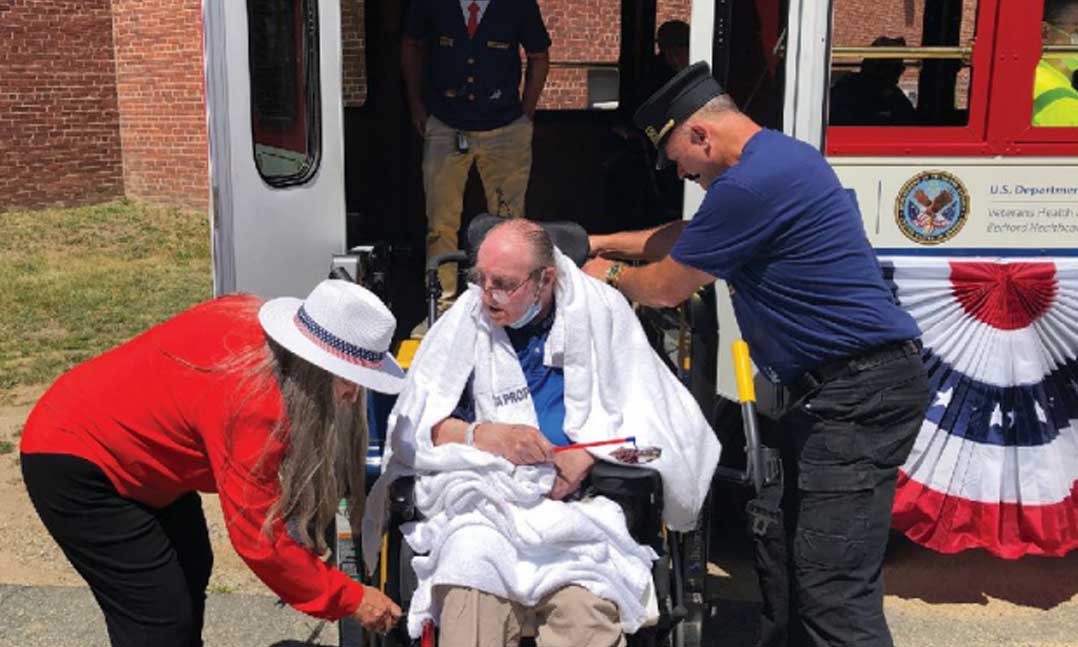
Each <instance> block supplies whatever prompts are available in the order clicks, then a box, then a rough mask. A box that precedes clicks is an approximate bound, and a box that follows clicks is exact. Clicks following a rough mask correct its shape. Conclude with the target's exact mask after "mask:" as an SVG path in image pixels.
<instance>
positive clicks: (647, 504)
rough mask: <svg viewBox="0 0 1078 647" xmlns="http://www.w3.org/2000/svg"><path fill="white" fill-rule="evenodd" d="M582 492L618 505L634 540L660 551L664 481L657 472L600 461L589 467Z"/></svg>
mask: <svg viewBox="0 0 1078 647" xmlns="http://www.w3.org/2000/svg"><path fill="white" fill-rule="evenodd" d="M584 489H585V492H586V493H587V494H590V495H601V496H605V497H606V498H608V499H611V500H612V501H614V502H616V503H617V504H619V505H620V506H621V509H622V511H623V512H624V513H625V524H626V525H627V526H628V528H629V534H631V535H632V536H633V539H635V540H636V541H638V542H640V543H641V544H648V545H650V546H651V547H652V548H655V550H656V552H659V553H661V552H662V544H663V537H662V527H663V524H662V511H663V480H662V476H660V475H659V473H658V472H656V471H655V470H652V469H647V468H644V467H630V466H627V465H617V464H614V463H607V462H605V461H599V462H597V463H595V465H594V466H593V467H592V468H591V473H590V474H588V481H587V482H586V484H585V488H584Z"/></svg>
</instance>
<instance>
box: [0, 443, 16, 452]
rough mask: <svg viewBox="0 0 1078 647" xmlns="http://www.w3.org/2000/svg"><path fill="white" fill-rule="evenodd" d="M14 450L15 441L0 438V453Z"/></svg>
mask: <svg viewBox="0 0 1078 647" xmlns="http://www.w3.org/2000/svg"><path fill="white" fill-rule="evenodd" d="M13 451H15V443H13V442H11V441H10V440H0V455H3V454H10V453H11V452H13Z"/></svg>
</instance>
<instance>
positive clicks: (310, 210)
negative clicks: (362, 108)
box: [203, 0, 345, 297]
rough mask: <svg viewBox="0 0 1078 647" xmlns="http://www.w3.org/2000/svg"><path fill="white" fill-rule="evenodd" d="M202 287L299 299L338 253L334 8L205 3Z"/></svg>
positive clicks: (302, 3)
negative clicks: (209, 272)
mask: <svg viewBox="0 0 1078 647" xmlns="http://www.w3.org/2000/svg"><path fill="white" fill-rule="evenodd" d="M203 24H204V25H205V56H206V102H207V112H208V115H209V143H210V169H211V187H212V188H211V191H212V195H211V204H212V207H211V213H212V216H211V217H212V223H213V283H214V293H215V294H217V295H220V294H226V293H229V292H236V291H246V292H253V293H255V294H259V295H261V296H265V297H271V296H280V295H292V296H303V295H305V294H307V292H309V291H310V289H311V288H312V287H313V286H314V285H315V284H316V283H317V282H318V281H319V280H320V279H322V278H324V277H325V276H326V273H327V270H328V267H329V262H330V258H331V256H332V254H334V253H337V252H341V251H343V249H344V237H345V227H344V219H345V206H344V152H343V141H342V138H341V136H340V133H341V130H342V117H341V98H340V97H341V48H340V3H339V2H336V1H332V0H330V1H324V0H257V1H256V0H249V1H248V2H234V1H231V0H230V1H227V2H226V1H225V0H207V1H206V2H205V3H204V4H203Z"/></svg>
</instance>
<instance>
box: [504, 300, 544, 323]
mask: <svg viewBox="0 0 1078 647" xmlns="http://www.w3.org/2000/svg"><path fill="white" fill-rule="evenodd" d="M539 310H541V308H540V307H539V295H538V294H537V295H535V301H532V304H531V305H530V306H528V309H527V310H525V311H524V314H522V315H520V319H517V320H516V321H514V322H513V323H511V324H509V327H510V328H512V329H513V330H519V329H521V328H523V327H524V326H527V325H528V324H530V323H531V322H532V320H533V319H535V318H536V317H537V316H538V315H539Z"/></svg>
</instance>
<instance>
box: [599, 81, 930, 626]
mask: <svg viewBox="0 0 1078 647" xmlns="http://www.w3.org/2000/svg"><path fill="white" fill-rule="evenodd" d="M634 119H635V121H636V122H637V124H638V125H639V126H640V127H641V128H642V129H643V130H644V131H645V133H646V134H647V135H648V137H649V138H650V139H651V141H652V143H653V144H655V146H656V148H657V151H658V159H659V165H660V166H665V165H667V164H676V166H677V170H678V175H679V176H680V177H682V178H684V179H688V180H692V181H695V182H697V183H698V184H699V185H700V186H701V187H703V188H704V189H705V190H706V191H707V195H706V196H705V198H704V201H703V204H701V206H700V209H699V210H698V211H697V213H696V215H694V216H693V218H692V220H691V221H688V222H684V221H683V222H676V223H669V224H667V225H664V226H661V227H657V228H655V229H652V230H648V231H643V232H624V233H620V234H611V235H607V236H593V237H592V238H591V247H592V252H593V253H595V254H599V255H601V256H603V257H615V258H624V259H638V260H646V261H651V262H650V263H649V264H646V265H643V266H640V267H628V266H626V265H624V264H623V263H622V262H620V261H618V262H614V261H611V260H607V258H596V259H593V260H592V261H589V263H588V264H587V265H586V266H585V268H584V270H585V271H586V272H588V273H589V274H591V275H592V276H595V277H597V278H602V279H605V280H606V281H607V282H608V283H610V284H611V285H613V286H615V287H616V288H618V289H619V290H621V292H622V293H623V294H625V296H626V297H628V298H629V299H630V300H633V301H638V302H641V303H645V304H648V305H658V306H674V305H677V304H679V303H681V302H682V301H684V300H685V299H687V298H688V297H689V296H691V295H692V294H693V293H694V292H695V291H696V290H698V289H699V288H701V287H703V286H705V285H710V284H711V283H713V282H714V280H715V279H716V278H718V279H723V280H724V281H726V283H727V285H728V286H729V289H730V293H731V297H732V300H733V304H734V310H735V313H736V315H737V320H738V326H739V327H740V329H741V332H742V334H743V335H744V336H745V338H746V341H747V342H748V344H749V348H750V350H751V353H752V357H753V361H754V362H755V364H756V365H757V367H758V368H759V369H760V371H761V372H762V373H763V374H764V375H765V376H766V377H767V378H768V379H769V380H770V381H772V382H774V383H776V384H777V385H779V386H781V387H783V389H784V392H785V393H786V394H787V396H788V400H789V401H790V403H791V404H790V406H789V407H788V408H787V409H786V411H785V413H783V414H782V416H781V419H780V421H779V423H780V427H781V430H782V433H781V437H782V443H783V445H784V446H783V447H782V449H783V458H784V470H785V477H786V483H787V484H788V485H789V487H787V488H786V493H785V501H784V507H785V508H786V509H785V519H784V522H785V525H786V529H787V535H788V537H789V541H790V542H792V545H791V546H790V549H789V550H786V551H784V552H785V556H784V557H783V558H784V559H788V574H789V575H788V576H789V581H788V582H787V581H785V579H784V576H785V574H782V573H779V574H774V573H771V574H769V575H778V576H779V578H778V579H776V578H774V577H770V576H769V577H768V578H767V581H766V582H764V581H762V582H761V584H762V588H763V589H764V592H765V598H767V600H766V602H767V603H766V604H765V605H764V610H763V618H762V622H761V635H760V641H759V644H762V645H786V644H798V645H800V644H808V645H854V644H856V645H873V646H876V645H890V644H891V636H890V632H889V630H888V628H887V623H886V620H885V619H884V616H883V581H882V576H881V566H882V561H883V554H884V550H885V548H886V544H887V536H888V528H889V526H890V514H891V505H892V502H893V499H894V492H895V483H896V479H897V472H898V466H900V465H901V464H902V463H903V462H904V460H905V459H906V456H907V455H908V454H909V452H910V449H911V448H912V446H913V442H914V439H915V437H916V434H917V431H918V429H919V428H920V425H921V422H922V420H923V418H924V413H925V409H926V407H927V404H928V386H927V382H926V379H925V374H924V368H923V366H922V364H921V358H920V354H919V344H918V343H917V341H916V340H917V338H918V337H919V336H920V331H919V329H918V328H917V325H916V323H915V322H914V321H913V319H912V318H911V317H910V316H909V315H908V314H907V313H906V312H904V311H903V310H902V309H901V308H899V307H898V305H897V304H896V303H895V301H894V299H893V297H892V294H891V292H890V290H889V289H888V287H887V285H886V283H885V282H884V280H883V277H882V274H881V272H880V268H879V265H878V264H877V261H876V257H875V255H874V253H873V250H872V248H871V246H870V245H869V243H868V240H867V238H866V236H865V233H864V229H863V225H862V220H861V216H860V214H859V213H858V210H857V207H856V205H855V204H854V202H853V201H852V200H851V199H850V197H849V196H848V195H847V193H846V192H845V190H844V189H843V188H842V186H841V184H840V183H839V181H838V178H837V176H836V175H835V173H834V171H833V170H832V169H831V167H830V166H829V165H828V164H827V162H826V160H825V159H824V158H823V156H822V155H821V154H820V153H819V152H818V151H817V150H816V149H814V148H812V147H811V146H809V145H807V144H804V143H802V142H799V141H797V140H795V139H792V138H790V137H787V136H786V135H784V134H782V133H779V132H775V131H772V130H767V129H764V128H761V127H760V126H759V125H757V124H756V123H755V122H753V121H752V120H751V119H749V118H748V117H747V116H745V115H744V114H742V113H741V112H740V111H739V110H738V109H737V107H736V106H735V105H734V103H733V102H732V101H731V99H730V97H729V96H728V95H727V94H725V93H724V92H723V90H722V88H721V87H720V86H719V84H718V83H717V82H716V81H715V80H714V79H713V78H712V76H711V72H710V70H709V69H708V66H707V64H706V63H696V64H694V65H691V66H689V67H688V68H686V69H685V70H684V71H682V72H681V73H679V74H678V75H677V76H675V77H674V78H673V79H671V81H670V82H668V83H667V84H666V85H664V86H663V87H662V88H660V89H659V90H658V91H657V92H656V93H655V94H654V95H652V97H651V98H650V99H649V100H648V101H646V102H645V103H644V104H643V105H642V106H641V107H640V109H639V110H638V111H637V113H636V116H635V118H634ZM766 489H767V488H765V490H766ZM772 492H774V490H772ZM780 493H781V491H780ZM777 498H778V497H777V496H774V497H772V500H771V501H770V503H775V504H776V505H775V507H776V508H777ZM758 499H759V500H760V501H763V502H765V503H767V502H768V501H766V500H765V497H764V496H763V495H761V496H760V497H758ZM750 512H751V510H750ZM772 512H777V509H775V510H772ZM754 514H755V513H754ZM772 518H774V516H773V517H772ZM777 518H779V519H782V517H781V516H779V517H777ZM756 527H762V528H766V527H767V524H766V523H764V524H762V526H761V524H756V523H755V520H754V530H755V529H756ZM761 532H763V530H761ZM782 542H783V538H782V535H781V534H779V539H778V543H779V545H780V546H781V545H782ZM777 581H780V582H781V586H776V584H775V583H776V582H777ZM765 584H766V586H763V585H765ZM787 610H789V615H787Z"/></svg>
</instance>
